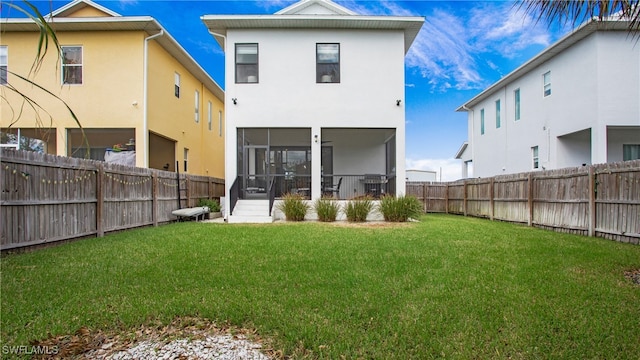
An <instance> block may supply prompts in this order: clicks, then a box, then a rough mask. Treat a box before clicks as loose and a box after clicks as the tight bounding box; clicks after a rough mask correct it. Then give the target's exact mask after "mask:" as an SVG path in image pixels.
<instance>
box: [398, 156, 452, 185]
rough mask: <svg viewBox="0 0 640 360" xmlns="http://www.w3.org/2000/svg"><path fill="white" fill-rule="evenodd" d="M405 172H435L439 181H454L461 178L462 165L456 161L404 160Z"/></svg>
mask: <svg viewBox="0 0 640 360" xmlns="http://www.w3.org/2000/svg"><path fill="white" fill-rule="evenodd" d="M405 164H406V168H407V170H429V171H435V172H436V178H437V180H438V181H440V178H441V177H442V181H455V180H458V179H460V178H461V177H462V163H461V161H460V160H456V159H409V158H407V159H406V160H405Z"/></svg>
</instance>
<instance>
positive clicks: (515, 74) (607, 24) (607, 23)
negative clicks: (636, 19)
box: [456, 19, 629, 112]
mask: <svg viewBox="0 0 640 360" xmlns="http://www.w3.org/2000/svg"><path fill="white" fill-rule="evenodd" d="M622 30H629V21H624V20H604V21H600V20H597V19H591V20H589V21H587V22H585V23H584V24H582V25H581V26H579V27H578V28H577V29H575V30H574V31H572V32H570V33H569V34H567V35H565V36H563V37H562V38H561V39H560V40H558V41H556V42H555V43H553V44H552V45H550V46H548V47H547V48H546V49H544V50H542V52H540V53H538V54H537V55H536V56H534V57H533V58H531V59H530V60H529V61H527V62H525V63H524V64H522V65H520V66H519V67H518V68H516V69H515V70H513V71H512V72H510V73H509V74H507V75H506V76H504V77H502V78H501V79H500V80H498V81H496V82H495V83H493V84H492V85H490V86H489V87H488V88H486V89H485V90H483V91H482V92H480V93H479V94H478V95H476V96H474V97H473V98H472V99H471V100H469V101H467V102H466V103H464V104H463V105H461V106H459V107H458V108H457V109H456V111H460V112H462V111H469V110H470V108H472V107H473V106H475V105H477V104H478V103H480V102H481V101H483V100H484V99H485V98H486V97H488V96H489V95H491V94H493V93H494V92H495V90H496V89H499V88H501V87H503V86H505V85H506V84H509V83H511V82H512V81H514V80H516V79H518V78H520V77H521V76H523V75H524V74H526V73H528V72H529V71H531V70H532V69H534V68H536V67H538V66H540V65H541V64H543V63H545V62H546V61H548V60H549V59H551V58H553V57H555V56H556V55H558V54H559V53H561V52H562V51H563V50H565V49H567V48H569V47H571V46H572V45H574V44H576V43H578V42H579V41H580V40H582V39H584V38H586V37H587V36H589V35H591V34H593V33H595V32H597V31H622Z"/></svg>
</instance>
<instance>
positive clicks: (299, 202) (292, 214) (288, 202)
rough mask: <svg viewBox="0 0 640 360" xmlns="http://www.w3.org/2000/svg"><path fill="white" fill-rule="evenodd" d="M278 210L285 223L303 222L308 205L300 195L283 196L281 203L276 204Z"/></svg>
mask: <svg viewBox="0 0 640 360" xmlns="http://www.w3.org/2000/svg"><path fill="white" fill-rule="evenodd" d="M278 210H280V211H282V212H283V213H284V216H285V218H286V219H287V221H304V217H305V216H306V215H307V211H309V204H307V202H306V200H305V199H304V197H303V196H302V195H300V194H285V195H284V196H282V202H281V203H280V204H278Z"/></svg>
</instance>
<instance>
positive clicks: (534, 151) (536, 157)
mask: <svg viewBox="0 0 640 360" xmlns="http://www.w3.org/2000/svg"><path fill="white" fill-rule="evenodd" d="M531 168H532V169H534V170H537V169H540V148H539V147H538V146H537V145H536V146H532V147H531Z"/></svg>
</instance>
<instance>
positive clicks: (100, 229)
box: [96, 164, 104, 237]
mask: <svg viewBox="0 0 640 360" xmlns="http://www.w3.org/2000/svg"><path fill="white" fill-rule="evenodd" d="M103 213H104V165H103V164H98V175H97V176H96V235H97V236H98V237H103V236H104V221H103V220H102V219H103V217H104V216H103Z"/></svg>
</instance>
